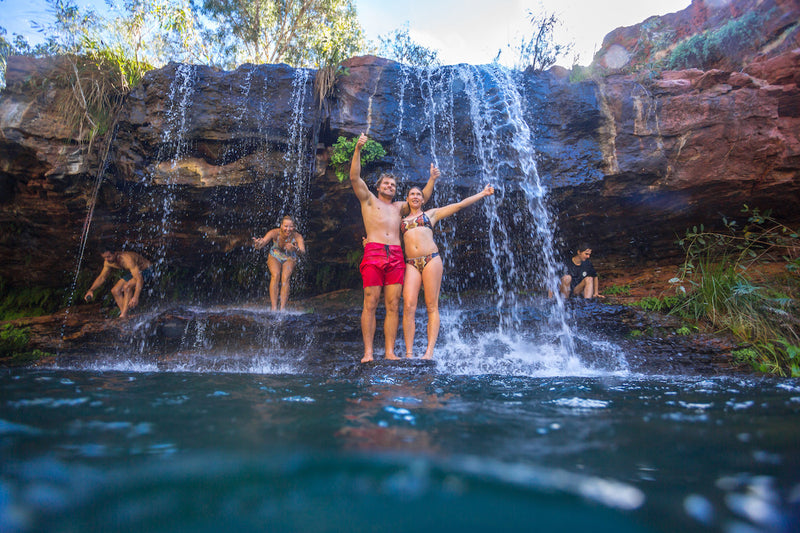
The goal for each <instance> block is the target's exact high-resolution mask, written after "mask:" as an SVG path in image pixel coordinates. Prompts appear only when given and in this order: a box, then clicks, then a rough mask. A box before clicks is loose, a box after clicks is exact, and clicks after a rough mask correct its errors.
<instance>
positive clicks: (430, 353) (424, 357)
mask: <svg viewBox="0 0 800 533" xmlns="http://www.w3.org/2000/svg"><path fill="white" fill-rule="evenodd" d="M422 358H423V359H433V352H432V351H431V352H425V355H423V356H422Z"/></svg>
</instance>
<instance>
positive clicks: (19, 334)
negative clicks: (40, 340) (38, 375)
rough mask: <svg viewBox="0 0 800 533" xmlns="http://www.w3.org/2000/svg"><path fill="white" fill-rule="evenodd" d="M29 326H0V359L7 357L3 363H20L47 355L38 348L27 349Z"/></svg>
mask: <svg viewBox="0 0 800 533" xmlns="http://www.w3.org/2000/svg"><path fill="white" fill-rule="evenodd" d="M29 342H30V328H17V327H14V326H13V325H12V324H4V325H2V326H0V359H9V358H10V361H4V363H5V364H8V363H10V364H11V365H22V364H26V363H30V362H33V361H36V360H37V359H41V358H42V357H46V356H49V355H51V354H48V353H46V352H43V351H41V350H39V349H34V350H28V349H27V347H28V343H29Z"/></svg>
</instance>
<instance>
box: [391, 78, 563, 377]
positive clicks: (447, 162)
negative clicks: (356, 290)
mask: <svg viewBox="0 0 800 533" xmlns="http://www.w3.org/2000/svg"><path fill="white" fill-rule="evenodd" d="M402 74H403V75H402V77H401V88H400V89H399V96H400V119H399V121H398V124H399V126H398V131H397V133H396V135H395V147H396V150H397V152H398V154H397V157H396V161H395V170H396V172H398V173H399V174H400V175H403V174H407V173H408V171H409V168H408V167H409V165H408V164H407V163H406V161H407V160H409V159H411V158H413V157H421V158H422V159H424V158H425V157H428V158H429V159H430V161H433V162H434V164H436V165H437V166H438V167H439V168H440V170H441V171H442V177H441V178H440V179H439V181H438V182H437V185H436V189H435V194H434V197H433V200H432V201H431V202H429V204H428V205H427V206H426V207H427V208H431V207H434V206H442V205H446V204H448V203H452V202H456V201H459V200H461V199H462V198H463V197H465V196H468V195H471V194H475V193H476V192H478V191H479V190H480V188H482V186H483V185H485V184H487V183H491V184H492V185H494V187H495V195H494V196H492V197H488V198H486V199H484V200H483V201H481V202H480V203H479V204H476V205H475V206H471V207H469V208H467V209H468V210H478V211H479V212H480V213H481V215H480V216H478V217H476V216H474V214H472V215H468V216H467V218H469V219H470V220H475V221H476V222H473V223H474V224H475V223H477V227H474V228H463V227H462V228H459V227H458V221H459V219H460V216H459V215H461V213H459V214H458V215H456V216H454V217H450V218H448V219H445V220H443V221H442V222H440V223H439V224H438V225H437V230H436V241H437V243H438V244H439V246H440V249H441V250H442V251H443V261H444V265H445V269H444V272H445V273H444V279H443V287H447V288H448V289H447V290H448V291H450V292H454V293H455V296H456V300H457V301H458V305H456V306H455V308H453V307H450V306H447V305H446V304H442V305H441V307H442V310H441V311H442V331H441V334H440V339H441V340H440V346H439V348H437V353H438V352H439V351H441V350H442V347H441V344H442V342H441V341H444V343H445V344H446V345H447V346H449V347H452V349H445V351H446V352H449V353H453V354H455V353H456V352H458V353H462V354H463V352H464V351H467V352H470V351H472V352H474V351H475V349H476V344H475V340H476V338H475V337H474V335H475V332H470V331H464V330H463V328H464V326H463V324H464V320H462V312H463V311H462V309H461V307H462V306H461V303H462V294H461V293H462V289H463V288H464V287H465V286H467V285H472V286H474V285H475V283H474V280H473V279H472V278H473V277H478V278H479V280H480V281H479V283H478V285H479V286H482V287H483V288H485V289H487V290H489V291H490V292H494V293H495V294H496V296H495V297H494V299H493V306H494V314H495V317H496V324H497V329H496V331H494V332H493V333H490V334H489V335H488V336H487V335H486V334H482V335H481V336H480V337H479V338H478V339H477V340H478V342H479V344H480V343H483V342H486V343H488V344H487V345H486V346H483V347H482V349H481V350H479V351H481V352H482V353H486V352H487V351H488V352H492V353H497V354H498V355H499V356H500V358H501V359H502V357H503V355H504V354H507V353H509V352H513V351H514V348H513V345H518V344H519V343H530V342H531V340H532V338H533V336H534V335H532V333H531V332H530V331H525V329H526V328H527V327H528V325H527V323H526V322H525V318H526V317H527V316H528V314H529V313H528V311H527V308H526V305H527V304H528V302H527V301H526V302H522V301H521V298H520V293H524V292H535V293H539V294H545V293H546V292H547V291H548V290H550V291H552V292H553V293H554V294H555V297H554V298H553V299H551V300H546V299H544V298H540V299H539V300H538V302H539V303H538V307H539V308H541V309H543V312H544V314H545V315H546V319H543V320H542V322H543V324H542V326H541V331H540V332H538V336H537V337H536V341H537V342H538V343H539V345H540V350H539V351H540V352H547V354H545V356H543V357H544V358H547V359H550V360H549V361H547V362H545V363H544V364H545V365H547V366H549V367H555V366H563V365H564V364H569V361H571V360H573V359H574V351H575V350H574V340H573V335H572V332H571V329H570V327H569V326H568V323H567V314H566V310H565V306H564V302H563V299H562V298H561V296H560V294H558V290H557V287H558V277H559V273H560V269H559V267H558V263H557V260H556V255H555V251H554V228H553V225H554V222H553V217H552V216H551V214H550V212H549V210H548V208H547V190H546V188H545V186H544V185H543V184H542V182H541V179H540V177H539V174H538V171H537V168H536V150H535V145H534V140H535V139H534V137H533V135H534V134H533V132H532V128H531V126H530V125H529V124H528V122H527V121H526V112H527V110H526V108H525V105H526V104H525V102H524V99H523V98H522V96H521V93H520V88H519V85H518V81H517V80H516V79H515V75H518V73H515V72H513V71H509V70H507V69H504V68H502V67H500V66H499V65H487V66H480V67H478V66H471V65H458V66H451V67H441V68H437V69H431V68H425V69H411V68H409V67H403V69H402ZM413 91H416V93H417V94H419V98H420V101H421V105H424V117H425V120H424V124H410V122H411V121H408V120H407V119H406V117H405V105H407V103H406V102H405V97H406V95H408V94H414V93H413ZM456 107H458V108H463V109H465V110H466V111H467V113H466V115H467V116H468V121H469V124H455V122H454V114H455V113H454V109H455V108H456ZM465 134H466V135H468V136H469V138H464V135H465ZM456 144H460V145H461V146H460V147H459V150H457V149H456ZM418 145H422V146H423V147H421V148H420V147H419V146H418ZM414 147H416V148H417V149H418V150H419V152H417V153H415V152H414ZM464 147H469V149H468V150H467V153H465V150H464ZM420 153H421V154H423V155H421V156H420V155H419V154H420ZM460 157H467V158H469V159H470V161H469V163H470V166H472V167H476V166H477V168H478V169H479V171H478V173H477V175H474V176H463V175H459V171H460V167H461V166H463V164H464V163H463V162H460V161H459V158H460ZM425 164H427V161H425ZM421 167H422V164H420V165H419V166H418V167H417V168H421ZM411 178H413V179H414V181H423V180H424V179H426V178H427V176H412V177H411ZM456 183H460V184H461V185H462V186H461V187H459V190H458V191H457V190H456ZM464 183H469V184H470V185H469V191H468V192H465V188H464V187H463V184H464ZM470 231H471V232H472V235H471V236H472V237H473V238H474V237H475V236H476V235H479V234H480V232H481V231H485V247H484V249H483V250H482V251H481V250H477V251H476V250H472V249H470V245H468V244H467V245H465V244H461V243H460V242H459V239H458V235H459V234H460V233H462V232H470ZM476 232H478V233H476ZM476 253H478V254H479V255H480V254H482V256H483V260H484V261H483V262H484V263H485V264H487V265H488V271H487V272H486V273H484V274H482V273H481V272H480V267H479V265H475V264H470V265H469V266H468V267H467V268H466V269H465V268H464V267H463V266H462V267H461V269H460V270H462V271H465V272H466V276H463V275H462V276H459V275H458V274H456V273H455V272H456V271H457V270H458V269H455V268H453V266H454V264H457V263H464V262H465V261H467V259H466V257H468V256H473V255H475V254H476ZM459 277H461V279H459ZM418 331H419V329H418ZM422 331H424V330H422ZM470 338H472V340H470ZM418 342H420V339H418ZM492 343H495V344H497V343H501V344H505V345H507V346H508V348H507V349H501V350H499V352H498V350H495V349H494V348H493V347H492V346H490V345H491V344H492ZM447 358H448V355H447V354H445V357H444V359H445V360H446V359H447ZM478 366H479V367H482V366H481V365H478ZM473 367H474V365H473Z"/></svg>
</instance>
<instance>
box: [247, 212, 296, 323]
mask: <svg viewBox="0 0 800 533" xmlns="http://www.w3.org/2000/svg"><path fill="white" fill-rule="evenodd" d="M294 228H295V224H294V219H293V218H292V217H290V216H289V215H286V216H285V217H283V219H282V220H281V225H280V227H277V228H275V229H271V230H269V231H268V232H267V233H266V235H264V236H263V237H261V238H260V239H259V238H257V237H253V247H255V249H256V250H259V249H261V248H263V247H264V246H266V245H267V244H269V243H270V242H272V248H270V250H269V257H268V258H267V267H268V268H269V273H270V280H269V300H270V304H271V306H272V310H273V311H276V310H277V308H278V288H279V287H280V297H281V307H280V310H281V311H283V310H284V309H285V308H286V302H288V301H289V278H291V277H292V272H294V267H295V266H296V265H297V254H298V252H299V253H303V254H304V253H306V245H305V242H304V241H303V236H302V235H300V234H299V233H298V232H297V231H296V230H295V229H294Z"/></svg>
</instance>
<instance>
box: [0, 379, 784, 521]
mask: <svg viewBox="0 0 800 533" xmlns="http://www.w3.org/2000/svg"><path fill="white" fill-rule="evenodd" d="M0 409H2V411H1V413H2V415H0V454H2V463H1V465H2V466H1V467H0V531H11V532H13V531H23V532H24V531H57V532H58V531H81V532H85V531H312V532H314V531H434V530H436V531H502V530H510V531H614V532H617V533H624V532H671V531H725V532H733V533H739V532H748V531H781V532H784V531H785V532H788V531H797V530H798V524H800V454H798V451H800V382H798V381H797V380H778V379H765V378H700V377H695V378H689V377H652V376H651V377H638V376H606V377H542V378H537V377H508V376H498V375H477V376H463V375H462V376H457V375H443V374H441V373H439V372H437V371H435V370H434V369H432V368H431V367H419V368H414V369H411V370H407V371H403V372H399V371H395V370H393V367H392V366H391V365H387V364H386V363H383V364H378V365H376V366H375V367H374V368H371V369H368V370H365V371H364V372H363V373H362V375H360V376H357V377H348V378H334V379H332V378H326V377H324V376H322V377H321V376H310V375H267V374H251V373H230V374H224V373H208V372H205V373H202V372H195V373H188V372H149V371H128V372H120V371H89V370H80V371H75V370H5V371H3V372H2V374H0Z"/></svg>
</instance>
